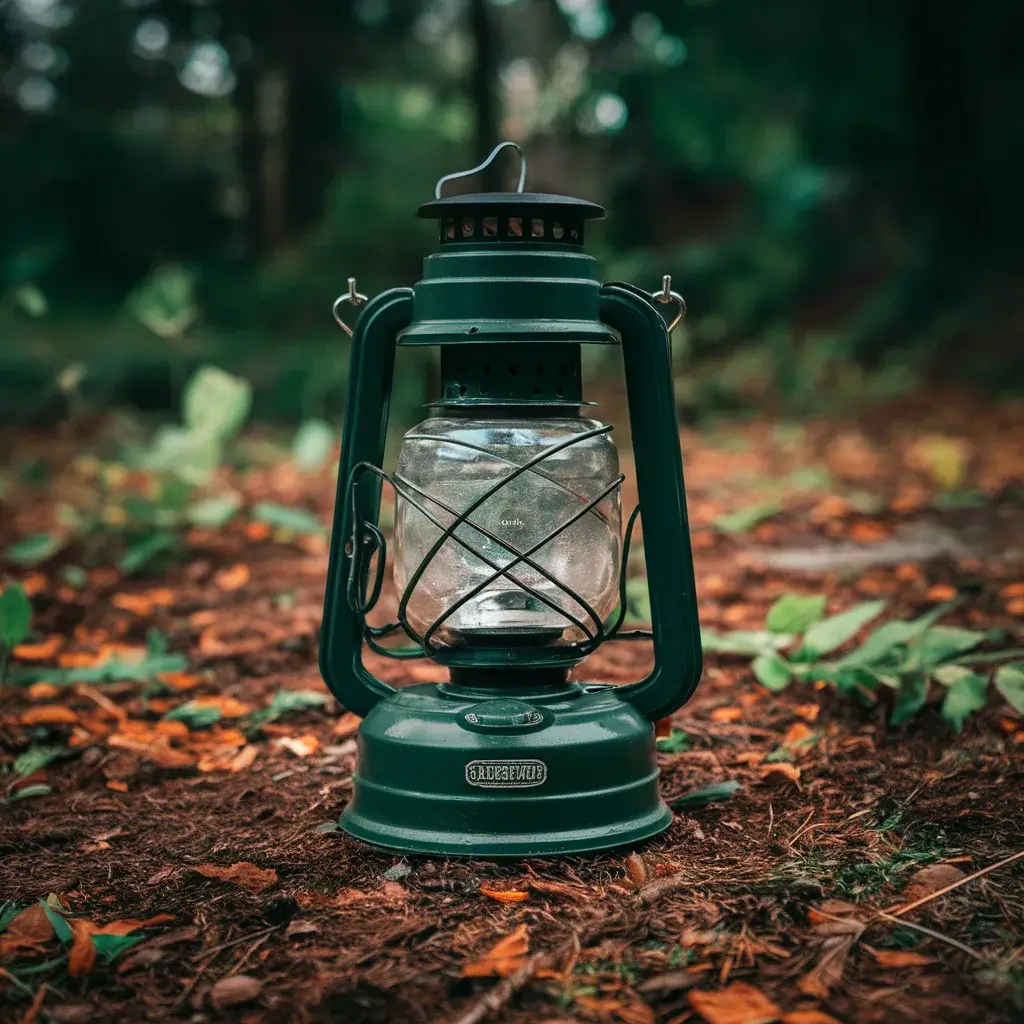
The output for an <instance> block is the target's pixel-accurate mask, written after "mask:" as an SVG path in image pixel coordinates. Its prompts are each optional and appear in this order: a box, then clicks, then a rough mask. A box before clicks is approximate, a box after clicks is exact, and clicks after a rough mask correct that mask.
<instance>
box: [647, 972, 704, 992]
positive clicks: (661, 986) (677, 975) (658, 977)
mask: <svg viewBox="0 0 1024 1024" xmlns="http://www.w3.org/2000/svg"><path fill="white" fill-rule="evenodd" d="M706 980H707V979H706V978H705V977H704V975H703V974H701V973H700V972H698V971H666V972H665V973H664V974H655V975H654V976H653V977H650V978H645V979H644V980H643V981H641V982H640V984H639V985H637V986H636V990H637V992H683V991H685V990H686V989H688V988H693V986H694V985H699V984H700V983H701V982H702V981H706Z"/></svg>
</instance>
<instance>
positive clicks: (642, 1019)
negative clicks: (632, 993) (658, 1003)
mask: <svg viewBox="0 0 1024 1024" xmlns="http://www.w3.org/2000/svg"><path fill="white" fill-rule="evenodd" d="M615 1016H616V1017H618V1018H619V1020H621V1021H622V1022H623V1024H654V1020H655V1018H654V1011H653V1010H652V1009H651V1008H650V1007H649V1006H648V1005H647V1004H646V1003H628V1004H627V1005H626V1006H620V1007H619V1008H618V1009H617V1010H616V1011H615Z"/></svg>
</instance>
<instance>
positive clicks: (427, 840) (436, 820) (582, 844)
mask: <svg viewBox="0 0 1024 1024" xmlns="http://www.w3.org/2000/svg"><path fill="white" fill-rule="evenodd" d="M538 697H539V694H538V693H534V694H524V695H522V696H513V695H512V694H511V693H506V694H504V695H503V694H502V692H501V688H500V687H494V689H493V690H492V691H491V692H490V693H474V694H472V695H470V694H466V695H462V694H460V693H458V692H453V688H451V687H449V688H447V689H441V688H439V687H438V686H437V685H436V684H432V683H424V684H419V685H416V686H410V687H406V688H405V689H403V690H400V691H398V692H396V693H394V694H392V695H391V696H389V697H386V698H385V699H384V700H382V701H380V702H379V703H378V704H377V705H376V706H375V707H374V708H373V710H372V711H371V712H370V713H369V714H368V715H367V717H366V718H365V719H364V721H363V723H362V725H361V726H360V730H359V763H358V766H357V769H356V772H355V774H354V777H353V792H352V800H351V802H350V803H349V805H348V807H347V808H346V809H345V811H344V813H343V814H342V816H341V822H340V826H341V828H342V830H343V831H345V832H347V833H348V834H349V835H351V836H353V837H354V838H356V839H359V840H361V841H363V842H365V843H368V844H370V845H372V846H376V847H381V848H383V849H386V850H396V851H401V852H404V853H418V854H426V855H440V856H447V857H452V856H456V857H457V856H467V857H481V856H486V857H509V858H524V857H544V856H552V855H556V854H574V853H588V852H593V851H597V850H608V849H614V848H616V847H623V846H630V845H635V844H637V843H640V842H642V841H644V840H646V839H649V838H651V837H652V836H654V835H657V834H658V833H659V832H662V831H664V830H665V829H666V828H668V826H669V825H670V824H671V823H672V812H671V811H670V810H669V808H668V807H667V806H666V804H665V802H664V801H663V800H662V798H661V794H660V791H659V788H658V775H659V772H658V767H657V763H656V759H655V749H654V731H653V728H652V727H651V724H650V722H648V721H647V720H646V719H645V718H643V716H641V715H640V714H639V712H637V711H636V709H635V708H634V707H633V706H632V705H631V704H629V703H628V702H626V701H625V700H623V699H622V698H621V697H619V696H617V695H616V693H615V688H614V687H608V688H603V687H602V688H600V689H597V688H594V689H591V688H589V687H580V688H577V689H572V690H566V691H563V692H560V693H556V692H552V693H551V694H548V695H546V696H545V697H544V699H538ZM533 701H536V703H533Z"/></svg>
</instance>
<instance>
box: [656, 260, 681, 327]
mask: <svg viewBox="0 0 1024 1024" xmlns="http://www.w3.org/2000/svg"><path fill="white" fill-rule="evenodd" d="M651 296H652V298H653V299H654V300H655V301H656V302H660V303H662V304H663V305H667V304H668V303H669V302H675V303H677V304H678V306H679V310H678V312H677V313H676V315H675V317H674V318H673V319H672V320H670V321H669V322H668V324H667V325H666V327H665V330H666V331H668V333H669V334H670V335H671V333H672V332H673V331H674V330H675V329H676V328H677V327H678V326H679V324H680V323H681V322H682V319H683V317H685V316H686V299H684V298H683V297H682V295H680V294H679V292H674V291H672V275H671V274H665V275H664V276H663V277H662V279H661V291H660V292H651Z"/></svg>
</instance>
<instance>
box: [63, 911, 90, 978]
mask: <svg viewBox="0 0 1024 1024" xmlns="http://www.w3.org/2000/svg"><path fill="white" fill-rule="evenodd" d="M68 926H69V927H70V928H71V934H72V935H73V936H74V939H73V941H72V943H71V952H70V953H69V954H68V974H70V975H71V977H72V978H81V977H82V976H83V975H85V974H88V973H89V972H90V971H92V969H93V967H94V966H95V964H96V946H95V945H94V943H93V941H92V936H93V932H95V930H96V926H95V925H94V924H93V923H92V922H91V921H86V920H85V919H84V918H81V917H73V918H71V919H70V920H69V921H68Z"/></svg>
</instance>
